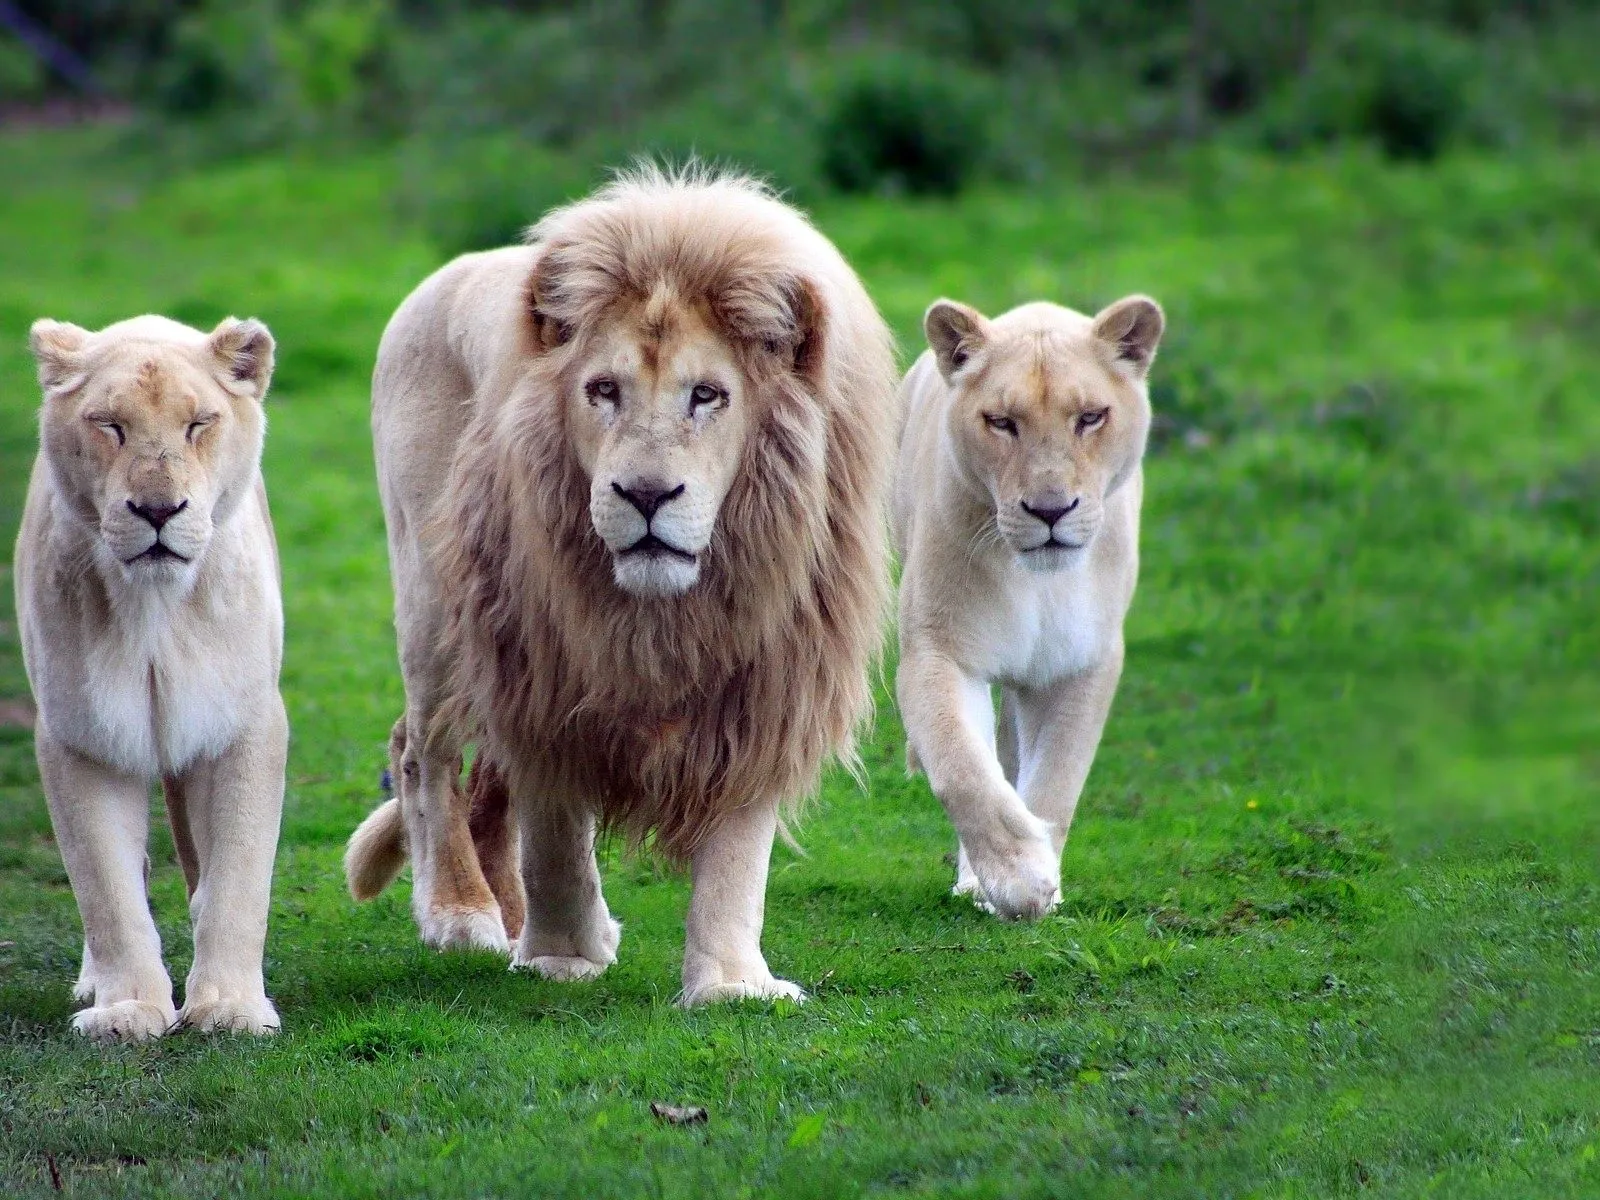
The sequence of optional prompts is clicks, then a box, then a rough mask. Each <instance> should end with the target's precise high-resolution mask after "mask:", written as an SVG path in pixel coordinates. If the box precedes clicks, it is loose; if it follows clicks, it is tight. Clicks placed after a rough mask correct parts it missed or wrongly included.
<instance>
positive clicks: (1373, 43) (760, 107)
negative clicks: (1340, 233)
mask: <svg viewBox="0 0 1600 1200" xmlns="http://www.w3.org/2000/svg"><path fill="white" fill-rule="evenodd" d="M20 7H21V8H23V9H26V10H27V11H29V12H30V13H32V15H33V16H34V17H35V18H36V19H37V20H38V21H39V22H40V23H41V24H43V25H44V26H46V27H48V28H49V29H51V30H52V31H53V32H54V33H55V34H56V35H57V36H58V37H60V38H61V39H62V40H63V41H64V42H65V43H67V44H69V45H71V46H72V47H74V48H75V49H76V50H78V51H79V52H80V53H81V54H83V55H85V56H86V57H87V58H88V59H89V60H90V61H91V63H93V64H94V65H95V67H96V69H97V70H98V71H99V72H100V73H101V75H102V77H103V79H104V80H105V82H106V84H107V85H108V86H109V87H111V88H112V89H113V90H114V91H115V92H117V93H118V94H120V95H122V96H123V97H125V98H127V99H128V100H130V101H132V102H133V103H134V104H135V105H137V106H138V107H139V108H140V110H141V111H142V112H143V114H144V121H145V130H144V132H145V134H146V137H147V140H148V141H149V142H152V143H158V144H160V145H161V146H162V147H163V148H164V149H165V150H167V151H168V152H170V153H174V154H186V153H187V154H191V155H193V156H203V157H206V158H212V157H215V156H216V155H217V153H219V152H230V153H236V152H239V151H249V150H251V149H255V148H260V147H263V146H272V145H278V146H281V145H287V144H301V143H311V144H318V145H329V144H331V145H335V146H339V147H343V148H348V147H349V146H350V145H351V144H352V143H355V142H363V141H372V140H379V141H390V140H396V139H398V140H403V141H406V142H408V143H413V147H412V150H411V151H410V153H411V156H412V158H413V159H414V160H416V161H418V162H426V161H434V160H438V161H448V162H450V163H453V164H455V165H456V166H457V167H460V166H462V165H464V164H465V163H466V162H467V161H469V160H470V157H471V153H472V152H473V149H474V148H480V149H481V151H482V153H483V154H484V161H483V163H482V167H481V174H482V175H483V176H484V182H483V184H482V185H481V186H480V187H479V188H478V189H477V190H476V191H475V192H472V194H466V195H455V194H453V193H451V194H445V193H441V194H440V195H439V196H436V197H432V198H429V199H427V200H426V201H425V202H422V203H419V204H418V205H416V207H417V208H418V211H422V212H426V213H428V214H431V217H430V219H432V220H435V221H437V222H438V226H437V232H438V234H439V236H440V238H441V240H442V241H447V242H448V241H451V240H452V239H454V238H460V237H466V236H476V231H480V230H481V231H484V232H489V231H494V230H498V229H500V228H501V227H503V226H504V225H505V221H504V220H503V219H499V218H494V217H492V216H489V215H488V214H490V213H492V212H493V211H494V210H495V209H497V208H501V209H505V208H510V207H512V206H513V200H514V198H515V197H516V196H517V195H518V188H519V187H521V186H522V184H521V183H520V182H519V177H520V174H521V173H519V172H518V171H516V170H514V169H511V164H509V163H508V162H507V161H506V160H505V149H504V146H505V142H506V139H514V140H515V141H518V142H520V143H521V144H523V145H526V146H530V147H536V148H537V152H536V153H534V154H533V161H536V162H539V163H541V164H549V163H551V162H552V159H551V157H550V155H551V154H559V155H561V156H563V157H564V158H566V159H568V160H570V161H569V162H568V163H567V164H566V165H564V166H562V167H561V168H559V169H557V170H556V171H555V176H556V177H557V178H558V179H559V178H564V177H567V176H572V177H584V178H591V177H592V176H593V173H594V171H593V168H594V166H595V165H596V164H599V163H603V162H609V163H614V162H616V161H617V160H618V159H621V158H626V157H628V156H629V155H630V154H632V153H638V152H644V153H651V154H657V155H671V156H680V157H681V156H683V155H686V154H689V153H696V154H699V155H701V156H702V157H707V158H712V159H731V160H734V161H737V162H739V163H740V164H742V165H745V166H746V167H748V168H750V169H752V170H755V171H757V172H759V173H762V174H764V175H767V176H768V177H770V178H771V179H773V180H774V181H775V182H776V183H778V184H779V185H781V186H783V187H785V188H788V189H790V190H792V191H794V192H796V193H798V194H800V195H802V196H815V195H818V194H821V193H824V192H826V191H829V190H844V191H858V192H860V191H865V192H871V191H878V192H886V193H895V192H902V191H903V192H914V193H915V192H926V193H943V194H949V193H953V192H955V191H958V190H960V189H961V188H963V187H965V186H966V185H968V184H970V183H972V182H973V181H976V180H983V179H994V178H1001V179H1006V178H1010V179H1019V178H1020V179H1025V180H1038V179H1042V178H1047V177H1050V176H1052V175H1060V174H1062V173H1064V172H1072V173H1075V174H1082V173H1083V172H1086V171H1092V172H1102V171H1105V170H1107V169H1112V168H1117V167H1119V166H1122V165H1125V164H1140V163H1146V162H1148V161H1150V160H1152V159H1161V158H1163V157H1165V156H1166V155H1168V154H1169V153H1170V152H1171V150H1172V149H1173V148H1174V147H1176V146H1179V145H1182V144H1187V143H1193V142H1196V141H1199V140H1210V139H1232V140H1237V141H1240V142H1244V143H1248V144H1254V145H1258V146H1261V147H1264V148H1266V149H1267V150H1269V151H1271V152H1274V153H1284V154H1293V153H1299V152H1302V151H1304V150H1306V149H1308V148H1310V147H1313V146H1316V145H1320V144H1324V143H1328V142H1337V141H1366V142H1370V143H1372V144H1373V145H1375V146H1376V147H1377V148H1378V149H1379V150H1380V151H1381V152H1382V153H1383V154H1385V155H1386V156H1388V157H1390V158H1393V159H1397V160H1408V159H1409V160H1427V159H1431V158H1434V157H1436V156H1437V155H1439V154H1442V153H1445V152H1447V151H1448V150H1449V149H1450V148H1451V147H1453V146H1457V145H1460V144H1463V143H1491V144H1507V143H1513V142H1519V141H1526V140H1539V139H1544V140H1549V139H1556V138H1572V137H1575V136H1576V137H1587V136H1589V135H1591V134H1593V133H1594V131H1595V130H1596V129H1600V84H1597V82H1596V72H1595V71H1594V69H1593V63H1594V61H1595V60H1596V58H1597V56H1600V11H1597V6H1596V4H1595V3H1593V0H1510V2H1500V3H1493V2H1491V0H1392V2H1389V3H1381V2H1380V0H1266V2H1264V3H1262V2H1252V0H1137V2H1133V3H1127V4H1120V5H1109V4H1105V3H1101V2H1098V0H1007V3H1004V4H993V3H984V2H980V0H929V2H925V3H912V2H910V0H755V2H750V0H596V2H594V3H587V4H577V3H553V2H551V0H182V2H179V3H170V4H161V3H156V2H155V0H73V2H72V3H70V4H69V3H61V2H60V0H55V2H51V0H29V2H28V3H24V4H22V5H20ZM22 61H23V58H22V56H21V52H20V51H19V50H18V49H17V48H16V46H15V44H12V45H10V46H9V48H8V45H7V43H5V42H3V41H0V99H4V98H5V97H7V96H10V97H11V98H13V99H16V98H19V97H20V98H26V97H29V96H34V95H36V94H37V92H38V87H39V81H38V79H37V77H36V75H37V73H36V72H35V74H33V75H29V74H28V73H27V72H26V71H19V70H18V69H16V67H17V64H19V63H21V62H22ZM8 64H10V65H9V66H8ZM424 175H425V173H424ZM424 175H419V176H418V178H419V179H420V178H422V177H424ZM496 181H498V182H496ZM494 187H499V188H501V190H502V195H501V196H500V197H499V198H495V197H493V196H491V195H490V194H489V193H490V191H491V190H492V189H493V188H494ZM549 190H550V189H549V188H548V187H547V186H545V187H541V186H538V185H535V186H534V188H533V190H532V192H530V193H528V197H527V198H528V200H537V199H542V198H543V193H545V192H548V191H549ZM446 192H448V189H446ZM452 203H458V204H460V205H461V206H462V211H461V212H460V213H458V214H450V215H445V214H446V209H447V208H448V206H449V205H450V204H452ZM522 209H523V212H524V214H527V213H528V212H529V211H530V206H529V204H528V203H526V202H524V203H523V204H522Z"/></svg>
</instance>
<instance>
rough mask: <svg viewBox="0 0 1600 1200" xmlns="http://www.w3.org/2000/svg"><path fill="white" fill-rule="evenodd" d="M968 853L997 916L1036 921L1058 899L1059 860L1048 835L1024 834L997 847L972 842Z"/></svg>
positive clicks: (991, 909)
mask: <svg viewBox="0 0 1600 1200" xmlns="http://www.w3.org/2000/svg"><path fill="white" fill-rule="evenodd" d="M967 853H968V855H969V856H970V859H971V862H972V869H973V873H974V874H975V875H976V876H977V880H978V884H979V885H980V887H981V888H982V894H983V898H984V899H986V900H987V901H988V902H989V905H990V906H991V908H990V911H992V912H993V913H994V914H995V915H996V916H1000V917H1004V918H1006V919H1007V920H1015V921H1036V920H1038V919H1039V918H1040V917H1042V916H1044V915H1045V914H1046V913H1048V912H1049V911H1050V910H1051V909H1053V908H1054V907H1055V906H1056V905H1057V904H1059V903H1061V860H1060V859H1059V858H1058V857H1057V855H1056V852H1055V848H1054V847H1053V846H1051V844H1050V842H1049V840H1048V838H1026V839H1022V840H1019V841H1017V842H1015V843H1013V844H1012V845H1010V846H1006V847H1004V848H999V849H997V848H993V847H984V848H983V849H979V847H977V846H975V845H974V846H969V847H968V848H967ZM957 886H958V887H959V886H960V885H959V883H958V885H957ZM979 907H980V908H981V907H983V906H982V905H979Z"/></svg>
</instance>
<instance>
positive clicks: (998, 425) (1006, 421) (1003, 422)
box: [983, 413, 1017, 437]
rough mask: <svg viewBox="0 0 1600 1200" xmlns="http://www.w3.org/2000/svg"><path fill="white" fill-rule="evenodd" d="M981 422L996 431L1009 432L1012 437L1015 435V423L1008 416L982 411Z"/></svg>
mask: <svg viewBox="0 0 1600 1200" xmlns="http://www.w3.org/2000/svg"><path fill="white" fill-rule="evenodd" d="M983 423H984V424H985V425H987V426H988V427H989V428H990V429H992V430H994V431H995V432H996V433H1009V434H1010V435H1011V436H1012V437H1016V436H1017V423H1016V422H1015V421H1013V420H1012V419H1011V418H1010V417H1003V416H999V415H997V414H995V413H984V414H983Z"/></svg>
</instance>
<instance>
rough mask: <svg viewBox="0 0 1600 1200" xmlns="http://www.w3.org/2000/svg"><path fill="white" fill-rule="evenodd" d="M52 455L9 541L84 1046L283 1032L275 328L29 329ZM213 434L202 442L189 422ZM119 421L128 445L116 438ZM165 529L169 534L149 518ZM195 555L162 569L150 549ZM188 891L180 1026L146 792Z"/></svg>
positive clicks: (284, 735) (38, 466) (228, 324)
mask: <svg viewBox="0 0 1600 1200" xmlns="http://www.w3.org/2000/svg"><path fill="white" fill-rule="evenodd" d="M33 349H34V353H35V356H36V358H37V359H38V361H39V369H40V379H41V383H42V384H43V385H44V391H45V408H44V413H43V420H42V422H41V424H42V430H43V443H44V444H43V448H42V449H41V452H40V454H39V458H38V460H37V461H36V463H35V466H34V472H33V478H32V482H31V484H30V486H29V491H28V499H27V505H26V507H25V509H24V512H23V521H22V530H21V534H20V536H19V538H18V543H17V558H16V564H17V566H16V590H17V614H18V624H19V626H20V631H21V634H22V645H23V661H24V664H25V665H26V668H27V672H28V680H29V683H30V684H31V685H32V687H33V691H34V696H35V698H36V700H37V703H38V709H39V719H38V724H37V726H36V729H35V746H36V750H37V754H38V759H39V768H40V774H41V776H42V778H43V782H44V789H45V796H46V800H47V801H48V803H49V806H50V817H51V822H52V824H53V826H54V828H55V833H56V840H57V843H58V844H59V845H60V847H61V853H62V857H63V859H64V860H65V862H66V867H67V874H68V877H69V878H70V879H71V881H72V886H73V893H74V896H75V897H76V899H77V901H78V909H79V912H80V914H81V916H82V918H83V926H84V955H83V966H82V970H81V971H80V973H79V977H78V982H77V986H76V988H75V994H76V996H77V997H78V998H79V999H82V1000H88V1001H90V1007H88V1008H86V1009H84V1010H83V1011H82V1012H80V1013H78V1014H77V1016H76V1017H75V1018H74V1020H73V1027H74V1028H75V1029H77V1030H78V1031H79V1032H80V1033H83V1034H85V1035H87V1036H89V1037H91V1038H95V1039H99V1040H131V1041H138V1040H143V1039H145V1038H150V1037H156V1036H159V1035H160V1034H162V1033H164V1032H166V1031H167V1030H168V1029H169V1028H172V1027H175V1026H176V1025H178V1024H186V1025H189V1026H192V1027H194V1028H197V1029H201V1030H206V1031H210V1030H237V1031H247V1032H253V1033H265V1032H269V1031H271V1030H273V1029H276V1028H277V1027H278V1014H277V1011H276V1010H275V1009H274V1008H273V1006H272V1002H271V1001H270V1000H268V999H267V996H266V991H265V986H264V981H263V978H262V969H261V962H262V952H263V947H264V943H265V939H266V927H267V912H268V908H269V903H270V891H271V880H272V860H273V855H274V852H275V850H276V847H277V837H278V822H279V815H280V812H281V810H282V805H283V773H284V757H285V754H286V751H287V745H288V726H287V722H286V720H285V718H284V712H283V702H282V700H281V699H280V698H279V695H278V668H279V663H280V661H281V658H282V650H283V607H282V602H281V599H280V597H279V591H278V574H277V555H276V549H275V547H274V544H273V538H272V529H271V525H270V522H269V519H268V516H267V507H266V490H265V487H264V485H263V484H262V481H261V476H260V468H259V462H260V452H261V437H262V413H261V398H262V396H263V395H264V394H265V390H266V386H267V381H268V378H269V377H270V374H271V369H272V352H273V346H272V340H271V336H270V335H269V334H268V333H267V331H266V329H265V327H264V326H261V325H259V324H257V323H255V322H239V321H233V320H231V319H230V320H228V321H224V322H223V323H222V325H220V326H218V328H217V330H216V331H214V332H213V333H212V334H211V335H210V336H209V337H208V336H207V335H205V334H202V333H200V332H199V331H197V330H192V329H188V328H187V327H185V326H181V325H177V324H176V323H175V322H171V321H167V320H165V319H164V318H159V317H142V318H137V319H135V320H133V321H128V322H124V323H123V324H121V325H114V326H111V327H110V328H109V329H106V330H103V331H101V332H100V333H98V334H89V333H88V332H86V331H84V330H81V329H77V328H76V327H75V326H66V325H60V324H57V323H55V322H39V323H38V324H37V325H36V326H35V327H34V331H33ZM197 417H198V418H202V421H201V424H202V425H203V429H202V431H201V432H200V433H195V432H194V430H195V421H196V418H197ZM113 424H114V425H115V429H110V428H108V426H111V425H113ZM180 501H181V503H182V506H183V507H182V508H181V509H178V510H175V511H174V512H173V515H172V516H170V517H168V518H167V519H166V523H165V524H164V525H162V526H161V527H160V528H159V529H157V528H156V527H154V526H153V525H152V524H151V523H150V522H148V521H147V520H146V519H145V517H144V516H139V515H137V513H138V512H139V511H141V510H140V509H138V508H135V507H131V506H143V510H142V511H154V508H155V507H158V506H159V507H162V508H163V509H165V508H168V507H170V506H172V505H175V504H177V503H178V502H180ZM158 541H159V542H160V544H161V545H162V546H164V547H167V548H168V549H171V550H172V551H173V552H174V554H178V555H181V557H171V556H169V557H166V558H161V557H156V558H151V557H148V556H147V555H146V554H145V552H146V551H147V550H149V549H150V548H151V547H153V546H155V545H156V543H157V542H158ZM157 780H161V781H163V782H164V784H165V786H166V791H167V798H168V808H169V814H168V815H169V816H170V818H171V821H172V826H173V835H174V840H175V842H176V844H177V847H178V854H179V859H180V861H181V862H182V865H183V869H184V877H185V881H186V883H187V884H188V887H189V892H190V901H189V910H190V916H191V919H192V921H193V925H194V937H195V954H194V966H193V969H192V970H191V972H190V974H189V978H188V981H187V984H186V988H185V993H186V994H185V1003H184V1006H183V1009H182V1011H181V1012H178V1011H175V1009H174V1006H173V996H172V984H171V981H170V979H169V977H168V975H167V972H166V968H165V966H164V965H163V963H162V961H161V943H160V939H159V937H158V936H157V933H156V929H155V924H154V921H153V920H152V918H151V915H150V908H149V901H148V898H147V897H146V895H145V872H146V859H145V847H146V843H147V840H148V835H149V829H148V825H149V791H150V787H151V785H152V783H153V782H155V781H157Z"/></svg>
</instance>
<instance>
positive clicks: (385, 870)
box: [344, 799, 406, 900]
mask: <svg viewBox="0 0 1600 1200" xmlns="http://www.w3.org/2000/svg"><path fill="white" fill-rule="evenodd" d="M405 865H406V827H405V822H404V821H403V820H402V819H401V817H400V801H399V800H398V799H394V800H387V801H385V802H384V803H383V804H380V805H379V806H378V807H377V808H375V809H373V810H372V812H371V813H369V814H368V815H367V819H366V820H365V821H363V822H361V824H360V825H358V826H356V831H355V832H354V833H352V834H351V835H350V844H349V845H348V846H346V847H345V852H344V878H345V882H346V883H348V884H349V885H350V894H351V895H352V896H354V897H355V898H356V899H357V900H371V899H372V898H373V897H374V896H376V895H377V894H378V893H379V892H381V891H383V889H384V888H386V887H388V886H389V885H390V884H391V883H393V882H394V877H395V876H396V875H398V874H400V868H401V867H403V866H405Z"/></svg>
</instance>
